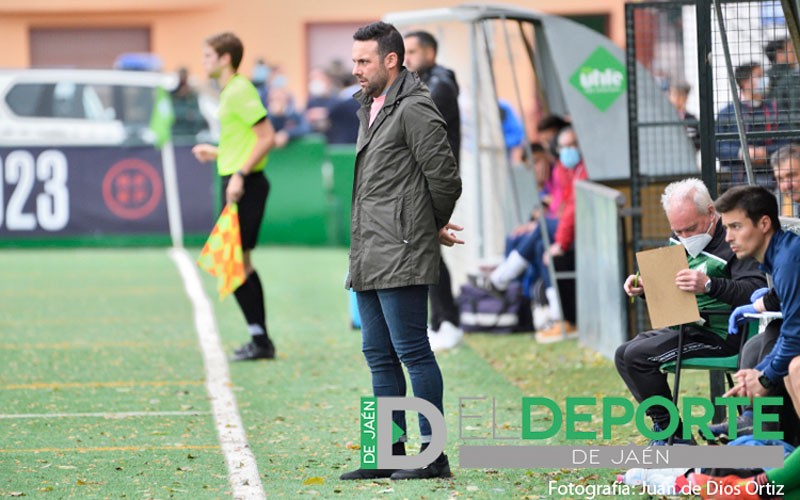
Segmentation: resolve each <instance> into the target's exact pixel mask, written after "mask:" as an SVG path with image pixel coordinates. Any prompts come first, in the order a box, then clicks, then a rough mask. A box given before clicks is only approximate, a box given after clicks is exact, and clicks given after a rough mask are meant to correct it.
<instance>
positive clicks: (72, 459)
mask: <svg viewBox="0 0 800 500" xmlns="http://www.w3.org/2000/svg"><path fill="white" fill-rule="evenodd" d="M190 253H191V255H192V256H193V257H196V256H197V254H198V253H199V249H190ZM2 262H3V264H2V269H0V304H2V305H0V361H2V363H1V364H2V370H0V407H1V408H0V413H2V414H4V415H13V414H37V415H38V414H76V413H103V414H105V413H116V412H185V414H181V415H160V416H146V417H130V418H104V417H102V416H84V417H81V416H60V417H59V416H53V417H47V416H46V415H38V416H37V417H36V418H34V417H31V418H18V419H0V496H3V495H5V496H19V495H25V496H26V497H34V498H39V497H41V498H186V497H189V496H191V497H192V498H225V497H230V492H231V490H230V487H229V485H228V480H227V471H226V467H225V460H224V457H223V455H222V452H221V451H220V448H219V444H218V441H217V435H216V431H215V427H214V422H213V418H212V416H211V415H210V413H209V412H210V410H211V406H210V404H209V402H208V399H207V396H206V393H205V387H204V385H203V383H204V376H205V375H204V369H203V357H202V354H201V352H200V348H199V344H198V342H197V334H196V332H195V329H194V323H193V321H194V320H193V316H192V308H191V304H190V302H189V300H188V298H187V296H186V293H185V291H184V289H183V284H182V282H181V278H180V275H179V273H178V271H177V268H176V267H175V265H174V264H173V262H172V261H171V260H170V258H169V256H168V254H167V252H166V250H164V249H122V250H121V249H115V250H98V249H84V250H66V251H65V250H3V251H2ZM254 262H255V266H256V268H257V269H258V270H259V274H260V277H261V281H262V282H263V283H264V286H265V293H266V299H267V315H268V323H269V330H270V335H271V336H272V337H273V339H274V341H275V344H276V347H277V352H278V359H277V360H275V361H259V362H250V363H238V364H232V365H231V366H230V372H231V377H232V382H233V386H232V389H233V392H234V394H235V396H236V398H237V400H238V406H239V410H240V413H241V416H242V420H243V423H244V425H245V430H246V433H247V437H248V440H249V443H250V445H251V448H252V450H253V452H254V454H255V457H256V459H257V463H258V468H259V472H260V474H261V481H262V483H263V486H264V488H265V492H266V494H267V496H268V497H269V498H272V497H278V498H296V497H298V496H306V495H308V496H320V497H322V498H348V499H349V498H383V497H391V498H547V497H548V496H547V483H548V481H551V480H553V481H558V482H560V483H574V484H610V483H611V482H612V481H613V480H614V478H615V476H616V473H617V472H619V471H618V470H592V469H584V470H580V469H579V470H553V469H550V470H523V469H489V470H483V469H481V470H471V469H460V468H459V467H458V450H459V447H460V446H461V445H462V444H465V443H467V444H513V445H522V444H532V443H530V442H524V441H520V440H516V441H502V442H500V441H492V440H491V436H492V433H494V434H495V436H497V437H516V438H518V437H519V436H520V435H521V434H520V431H521V418H522V415H521V398H522V397H523V396H545V397H550V398H553V399H555V400H557V401H560V402H562V407H563V400H564V398H565V397H566V396H567V395H571V396H594V397H598V398H600V397H603V396H612V395H613V396H624V397H627V396H628V394H627V391H626V390H625V388H624V385H623V383H622V382H621V380H620V379H619V377H618V376H617V374H616V371H615V370H614V367H613V364H612V363H611V362H610V361H608V360H606V359H604V358H602V357H601V356H599V355H597V354H595V353H594V352H592V351H590V350H588V349H584V348H579V347H578V344H577V343H576V342H575V341H571V342H566V343H561V344H555V345H549V346H539V345H537V344H536V343H535V341H533V339H532V338H531V337H530V336H528V335H505V336H490V335H470V336H468V338H467V339H466V342H465V344H463V345H462V346H461V347H459V348H457V349H455V350H453V351H450V352H446V353H442V354H438V355H437V359H438V360H439V363H440V366H441V368H442V372H443V376H444V380H445V413H446V415H445V417H446V422H447V425H448V444H447V448H446V452H447V454H448V455H449V457H450V463H451V467H452V469H453V472H454V477H453V478H452V479H448V480H432V481H411V482H392V481H390V480H379V481H366V482H343V481H339V480H338V476H339V475H340V474H341V473H342V472H345V471H347V470H350V469H352V468H355V467H357V466H358V464H359V450H358V443H359V442H360V437H359V434H358V432H359V429H358V425H359V415H358V409H359V406H358V405H359V398H360V397H361V396H367V395H370V393H371V386H370V377H369V372H368V369H367V367H366V363H365V361H364V359H363V356H362V354H361V352H360V344H361V341H360V333H359V332H358V331H354V330H352V329H351V328H350V319H349V315H348V306H347V300H348V296H347V293H346V292H345V290H344V289H343V282H344V275H345V272H346V269H347V254H346V251H344V250H340V249H307V248H282V247H267V248H259V249H257V250H256V251H255V254H254ZM203 284H204V287H205V290H206V293H207V294H208V295H209V297H210V298H211V302H212V304H213V306H214V313H215V315H216V320H217V325H218V327H219V332H220V336H221V340H222V345H223V347H224V349H225V350H226V352H230V351H231V350H232V349H234V348H235V347H237V346H238V345H239V344H240V343H242V342H245V341H247V339H248V336H247V331H246V327H245V324H244V321H243V318H242V317H241V313H240V311H239V309H238V306H237V305H236V302H235V299H234V298H233V297H229V298H227V299H226V300H225V301H223V302H219V300H218V299H217V296H216V291H215V285H216V281H215V279H214V278H212V277H210V276H207V275H203ZM699 377H702V375H698V374H693V375H691V376H688V377H687V378H686V379H685V382H684V383H683V384H682V385H683V386H684V390H683V391H682V392H683V393H684V394H691V395H702V394H704V392H703V391H705V386H704V385H703V384H702V383H700V382H698V381H699V380H700V378H699ZM409 387H410V385H409ZM465 397H485V398H486V399H484V400H468V401H466V402H464V405H465V406H464V408H465V412H471V413H473V414H476V413H477V414H479V415H480V417H481V418H478V419H473V420H470V421H469V423H468V424H463V423H462V424H461V425H459V415H458V413H459V401H460V398H465ZM492 399H494V401H495V407H496V417H495V419H494V421H493V420H492V414H491V401H492ZM533 418H534V420H535V421H536V422H538V423H544V424H546V422H547V420H548V418H549V417H548V416H547V415H542V414H536V415H534V417H533ZM409 434H410V439H411V442H410V447H411V448H412V449H415V448H416V447H418V446H419V442H418V429H417V419H416V415H413V416H411V415H410V416H409ZM459 434H462V435H463V436H466V437H472V438H480V439H479V440H477V441H469V442H465V441H463V440H462V439H460V438H459ZM632 442H635V443H638V444H643V443H644V442H645V440H644V439H643V438H641V437H640V436H639V435H638V433H637V432H636V431H635V430H634V429H633V427H632V426H631V425H629V426H625V427H623V428H621V429H619V432H618V435H617V436H616V437H615V439H614V440H612V441H611V442H608V443H603V444H627V443H632ZM536 444H543V445H544V444H589V443H567V442H566V441H565V438H564V434H563V432H562V433H560V434H559V435H558V436H557V437H555V438H553V439H550V440H548V441H547V442H546V443H536ZM543 452H546V448H543ZM635 498H640V497H638V496H636V497H635Z"/></svg>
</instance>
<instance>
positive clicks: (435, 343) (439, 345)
mask: <svg viewBox="0 0 800 500" xmlns="http://www.w3.org/2000/svg"><path fill="white" fill-rule="evenodd" d="M443 340H444V339H443V337H442V336H441V335H439V332H437V331H436V330H432V329H431V327H430V326H429V327H428V342H429V343H430V344H431V351H433V352H439V351H444V350H446V349H447V348H446V347H444V342H443Z"/></svg>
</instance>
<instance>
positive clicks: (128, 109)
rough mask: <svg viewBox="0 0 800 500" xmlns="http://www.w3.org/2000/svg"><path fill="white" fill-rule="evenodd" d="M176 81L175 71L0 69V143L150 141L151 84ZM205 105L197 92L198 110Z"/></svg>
mask: <svg viewBox="0 0 800 500" xmlns="http://www.w3.org/2000/svg"><path fill="white" fill-rule="evenodd" d="M176 84H177V78H176V76H175V75H170V74H165V73H154V72H146V71H120V70H79V69H23V70H0V146H28V147H31V146H44V147H48V146H88V145H137V144H148V143H151V142H152V140H153V139H152V134H149V132H148V125H149V123H150V114H151V111H152V109H153V100H154V96H155V89H156V88H157V87H159V86H161V87H163V88H165V89H166V90H168V91H169V90H171V89H173V88H174V87H175V86H176ZM211 108H213V104H209V103H208V99H205V98H201V111H202V112H203V115H204V116H206V117H208V116H209V115H210V114H211V113H213V109H211ZM212 121H213V120H212ZM212 121H209V120H208V119H207V122H209V124H210V126H209V129H212V128H214V124H213V123H212ZM210 137H211V133H210V132H209V131H206V134H205V137H200V138H198V139H200V140H208V139H209V138H210Z"/></svg>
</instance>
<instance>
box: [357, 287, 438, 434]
mask: <svg viewBox="0 0 800 500" xmlns="http://www.w3.org/2000/svg"><path fill="white" fill-rule="evenodd" d="M356 296H357V298H358V310H359V313H360V314H361V338H362V349H361V350H362V352H363V353H364V357H365V358H366V360H367V365H368V366H369V369H370V371H371V373H372V392H373V394H374V395H375V396H378V397H380V396H396V397H397V396H399V397H402V396H405V395H406V378H405V375H404V374H403V368H402V366H401V363H402V364H403V365H405V367H406V369H407V370H408V375H409V378H410V379H411V387H412V389H413V390H414V396H416V397H418V398H421V399H424V400H426V401H428V402H430V403H431V404H433V405H434V406H435V407H436V408H437V409H438V410H439V411H440V412H441V413H442V414H444V408H443V405H442V393H443V384H442V372H441V371H440V370H439V365H438V364H437V363H436V358H435V357H434V355H433V351H431V346H430V343H429V341H428V326H427V321H428V287H427V286H406V287H399V288H389V289H385V290H367V291H363V292H356ZM392 420H394V422H395V423H396V424H397V425H398V426H399V427H400V428H401V429H403V430H404V431H405V430H406V419H405V413H404V412H399V411H398V412H394V414H393V415H392ZM419 431H420V436H421V437H422V438H423V442H425V441H426V440H429V439H430V436H431V426H430V423H429V422H428V419H426V418H425V416H424V415H422V414H420V415H419Z"/></svg>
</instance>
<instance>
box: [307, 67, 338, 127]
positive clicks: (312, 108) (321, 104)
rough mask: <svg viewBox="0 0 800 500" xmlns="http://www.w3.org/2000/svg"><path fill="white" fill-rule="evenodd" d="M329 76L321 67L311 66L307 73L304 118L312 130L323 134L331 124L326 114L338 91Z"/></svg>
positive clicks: (335, 99)
mask: <svg viewBox="0 0 800 500" xmlns="http://www.w3.org/2000/svg"><path fill="white" fill-rule="evenodd" d="M338 90H339V89H338V88H337V87H336V85H335V83H334V81H333V79H332V78H331V76H330V75H329V74H328V73H327V72H326V71H325V70H324V69H322V68H313V69H312V70H311V71H309V73H308V102H307V103H306V111H305V119H306V121H307V122H308V124H309V125H310V127H311V130H313V131H314V132H317V133H320V134H324V133H326V132H327V131H328V129H329V128H330V126H331V124H330V121H329V117H328V114H329V112H330V108H331V106H333V104H334V103H335V102H336V101H337V97H336V92H338Z"/></svg>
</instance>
